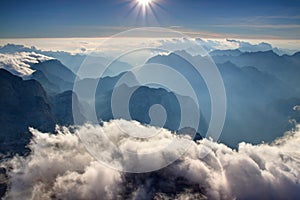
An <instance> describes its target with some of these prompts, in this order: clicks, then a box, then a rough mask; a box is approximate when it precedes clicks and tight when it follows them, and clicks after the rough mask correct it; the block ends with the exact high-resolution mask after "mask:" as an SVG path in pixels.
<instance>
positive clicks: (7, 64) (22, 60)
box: [0, 52, 53, 76]
mask: <svg viewBox="0 0 300 200" xmlns="http://www.w3.org/2000/svg"><path fill="white" fill-rule="evenodd" d="M51 59H53V58H51V57H48V56H45V55H41V54H37V53H34V52H17V53H14V54H2V53H0V68H4V69H6V70H8V71H9V72H11V73H12V74H14V75H17V76H28V75H31V74H32V73H33V72H34V70H33V69H31V67H30V65H32V64H35V63H39V62H43V61H46V60H51Z"/></svg>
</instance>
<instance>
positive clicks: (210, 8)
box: [0, 0, 300, 39]
mask: <svg viewBox="0 0 300 200" xmlns="http://www.w3.org/2000/svg"><path fill="white" fill-rule="evenodd" d="M136 4H137V3H136V0H71V1H70V0H51V1H41V0H27V1H20V0H10V1H1V3H0V24H1V29H0V37H1V38H16V37H97V36H109V35H111V34H114V33H118V32H120V31H122V30H127V29H129V28H133V27H140V26H162V27H172V28H173V29H177V30H180V31H183V32H185V33H188V34H189V35H191V36H197V37H220V38H224V37H234V38H258V39H300V1H298V0H251V1H244V0H231V1H230V0H227V1H226V0H154V1H153V3H152V4H151V6H150V7H151V8H150V7H148V9H147V11H145V12H143V11H142V7H141V6H137V5H136Z"/></svg>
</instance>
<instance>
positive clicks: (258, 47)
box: [227, 39, 273, 52]
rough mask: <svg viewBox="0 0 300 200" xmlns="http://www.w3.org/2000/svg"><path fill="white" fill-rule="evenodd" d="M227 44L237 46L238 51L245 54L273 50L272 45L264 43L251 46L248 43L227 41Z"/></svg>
mask: <svg viewBox="0 0 300 200" xmlns="http://www.w3.org/2000/svg"><path fill="white" fill-rule="evenodd" d="M227 41H228V42H232V43H236V44H237V45H238V46H239V49H240V50H241V51H245V52H255V51H269V50H273V47H272V45H270V44H268V43H266V42H261V43H259V44H251V43H249V42H245V41H240V40H230V39H227Z"/></svg>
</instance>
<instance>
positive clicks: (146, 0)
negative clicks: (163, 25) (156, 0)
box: [137, 0, 152, 6]
mask: <svg viewBox="0 0 300 200" xmlns="http://www.w3.org/2000/svg"><path fill="white" fill-rule="evenodd" d="M137 2H138V3H139V5H142V6H148V5H149V4H151V2H152V0H137Z"/></svg>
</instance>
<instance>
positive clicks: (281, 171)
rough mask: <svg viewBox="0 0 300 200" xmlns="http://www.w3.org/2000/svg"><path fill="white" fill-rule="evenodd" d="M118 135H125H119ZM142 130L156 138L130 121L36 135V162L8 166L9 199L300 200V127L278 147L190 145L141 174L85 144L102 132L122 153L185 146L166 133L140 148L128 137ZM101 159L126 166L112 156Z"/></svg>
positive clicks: (24, 159) (19, 161)
mask: <svg viewBox="0 0 300 200" xmlns="http://www.w3.org/2000/svg"><path fill="white" fill-rule="evenodd" d="M125 126H126V127H125ZM120 127H121V128H122V132H123V134H121V132H120V131H118V130H117V128H120ZM138 130H144V131H148V132H149V134H152V132H153V131H155V133H157V129H156V128H154V127H149V126H142V125H141V124H139V123H137V122H126V121H124V120H114V121H111V122H108V123H104V125H103V127H100V126H94V125H93V126H92V125H84V126H81V127H78V128H77V129H76V130H75V133H71V131H73V130H72V129H71V128H65V127H60V128H58V130H57V132H58V133H57V134H55V135H54V134H44V133H41V132H39V131H37V130H34V129H31V132H32V134H33V139H32V141H31V143H30V145H29V147H30V149H31V150H32V152H31V154H30V155H29V156H27V157H18V156H17V157H14V158H13V159H11V160H9V161H7V162H6V163H4V165H5V167H6V168H7V169H8V175H9V178H10V179H9V181H10V190H9V191H8V194H7V196H6V199H19V198H22V199H30V198H31V199H53V198H57V199H124V198H126V199H153V198H156V199H166V198H172V199H205V198H209V199H234V198H237V199H296V198H297V197H299V195H300V185H299V181H300V152H299V149H300V131H299V127H298V130H297V131H294V132H289V133H287V134H286V135H285V136H283V137H282V138H280V139H278V140H276V141H274V142H273V143H272V144H260V145H251V144H246V143H241V144H240V145H239V147H238V149H237V150H233V149H231V148H229V147H227V146H225V145H224V144H219V143H216V142H213V141H211V140H208V139H203V140H201V141H198V142H192V143H191V146H190V148H189V149H188V151H187V152H186V153H185V155H184V156H182V157H180V158H179V159H178V160H177V161H176V162H174V163H173V164H171V165H169V166H168V167H165V168H163V169H160V170H158V171H154V172H151V173H142V174H130V173H124V172H121V171H115V170H113V169H111V168H109V167H107V166H105V165H103V164H101V163H100V162H97V161H96V160H95V158H94V157H92V156H91V155H90V154H89V153H87V151H86V149H85V147H84V145H83V144H82V142H81V140H80V139H79V135H80V134H84V133H83V132H85V133H87V131H98V132H103V131H104V132H105V134H106V135H110V140H113V141H114V143H116V144H120V145H119V146H123V147H125V146H127V147H126V148H127V149H128V148H129V147H130V148H131V149H136V150H139V149H140V148H143V146H146V149H147V151H149V149H155V148H157V137H161V138H160V139H161V140H164V142H168V141H171V140H174V137H175V138H177V139H179V140H181V139H182V140H186V139H187V138H186V137H183V138H180V137H176V136H174V134H173V133H171V132H168V131H167V130H164V131H163V133H162V134H161V136H157V137H154V138H153V137H150V138H144V139H143V140H142V141H143V143H142V145H141V143H140V141H139V142H138V140H137V139H134V138H132V137H127V136H124V135H127V134H129V135H130V134H131V132H137V131H138ZM82 131H83V132H82ZM159 134H160V133H159ZM129 138H131V139H129ZM99 144H101V142H100V143H99ZM101 145H105V144H101ZM158 146H160V145H158ZM161 152H162V153H163V154H164V156H165V155H166V153H167V152H166V151H161ZM173 153H174V152H173ZM98 154H101V155H102V156H103V157H107V155H109V157H110V158H111V162H117V163H118V162H121V160H120V159H114V158H119V157H120V156H119V155H114V154H112V152H111V149H110V148H102V149H101V151H99V152H98ZM167 154H172V152H169V153H167ZM138 158H139V157H137V159H138ZM155 159H156V157H153V158H152V160H153V161H154V160H155ZM137 161H138V160H137ZM120 165H121V166H122V163H120Z"/></svg>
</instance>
